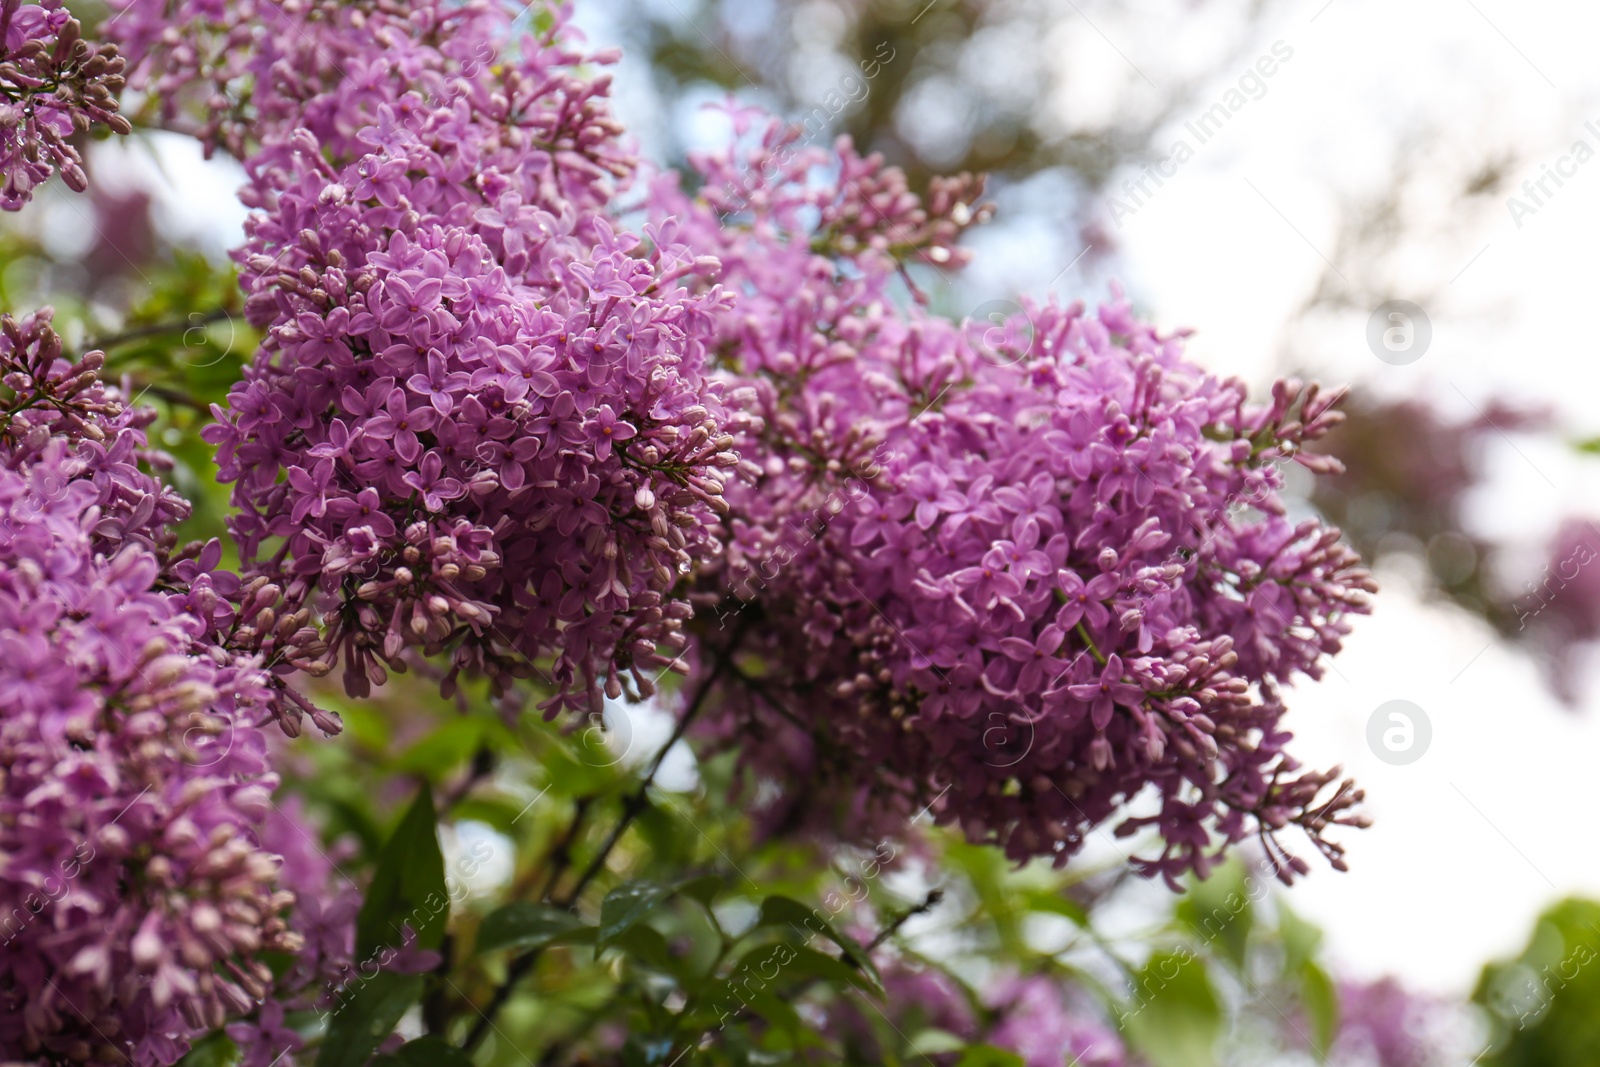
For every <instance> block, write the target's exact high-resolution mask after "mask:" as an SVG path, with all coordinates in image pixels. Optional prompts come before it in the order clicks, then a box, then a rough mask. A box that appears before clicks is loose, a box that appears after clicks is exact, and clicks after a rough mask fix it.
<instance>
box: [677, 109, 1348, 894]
mask: <svg viewBox="0 0 1600 1067" xmlns="http://www.w3.org/2000/svg"><path fill="white" fill-rule="evenodd" d="M782 136H783V135H782V134H781V133H780V132H778V131H777V130H776V128H774V129H773V130H770V131H769V132H768V133H767V134H766V136H765V138H764V139H763V141H762V144H761V146H760V147H758V148H757V149H755V150H754V152H753V155H754V156H756V157H757V159H758V161H759V159H760V158H762V157H764V155H765V154H767V153H769V152H770V150H771V145H772V144H773V143H776V142H781V139H782ZM853 158H854V157H853V156H852V155H851V153H850V152H849V151H848V149H845V150H844V155H843V160H844V162H843V163H841V164H840V166H842V167H843V168H844V172H845V173H847V174H848V173H851V172H852V171H853V169H854V165H853V164H851V162H850V161H851V160H852V159H853ZM826 162H827V160H826V159H825V158H823V157H821V156H818V157H816V158H810V157H805V156H801V157H798V158H795V159H794V160H793V161H792V163H791V166H790V169H788V170H780V171H779V172H777V173H776V176H772V174H773V172H772V171H771V168H770V167H766V166H765V165H758V166H756V167H754V168H746V169H741V168H739V167H738V166H736V165H735V164H734V163H732V162H730V161H729V160H728V159H717V158H706V159H701V160H699V161H698V164H699V166H700V167H701V168H702V171H703V174H704V177H705V184H704V185H703V186H702V190H711V191H713V195H711V196H710V202H709V203H708V202H707V200H705V199H694V200H691V199H689V198H688V197H685V196H683V195H681V194H679V193H678V192H677V189H676V186H675V185H674V183H672V182H671V181H670V180H663V181H662V182H660V183H658V185H657V186H656V188H655V190H654V203H655V207H656V210H657V211H658V213H660V214H661V215H663V216H665V215H668V214H673V215H677V216H678V217H680V218H682V219H684V220H685V221H684V224H683V225H684V232H685V233H686V234H687V235H688V238H689V240H690V241H691V242H692V243H694V244H696V245H697V246H698V247H700V248H702V249H703V250H705V251H708V252H711V253H713V254H714V255H715V256H716V257H717V259H718V260H719V261H720V263H721V264H722V268H723V269H722V273H721V274H720V275H719V281H721V282H722V283H723V284H725V285H726V286H728V287H729V288H730V289H736V290H737V291H740V292H741V293H742V296H741V299H740V301H739V305H738V307H737V309H736V310H735V311H733V312H730V313H727V314H725V315H722V316H720V318H719V320H718V327H719V340H720V344H719V345H718V351H719V352H721V353H724V354H725V355H726V360H725V363H724V368H725V371H726V373H727V374H728V376H729V377H730V378H731V379H732V380H733V381H734V382H736V383H738V384H740V385H742V386H744V387H746V388H749V389H751V390H754V392H755V393H756V396H757V403H756V410H757V412H758V413H759V414H760V415H761V417H762V426H761V428H760V429H759V430H757V431H755V432H750V433H745V434H742V435H740V436H739V438H738V441H737V444H738V447H739V448H740V451H741V454H742V456H743V458H744V469H745V470H746V471H747V473H748V474H749V476H750V477H749V480H748V481H740V482H736V483H734V484H731V485H730V486H729V490H728V493H727V499H728V502H729V507H730V515H729V520H728V524H729V527H730V531H731V538H730V547H729V551H728V553H727V555H726V558H725V560H724V561H722V563H721V565H720V566H719V567H718V568H717V569H716V570H715V571H713V572H711V573H709V574H707V575H706V576H705V579H704V580H703V582H702V585H701V589H702V590H703V593H702V594H701V596H700V601H699V604H700V618H701V619H703V620H704V623H703V625H704V630H703V633H704V636H705V640H706V644H705V647H704V649H703V651H702V653H701V663H702V666H701V668H700V682H699V684H695V683H691V686H690V691H691V692H694V693H698V692H699V691H700V688H701V685H703V684H710V683H715V685H714V688H715V694H714V696H713V698H712V699H711V700H710V701H709V703H708V705H707V706H708V707H709V708H710V712H709V714H708V715H707V721H706V723H705V724H704V726H703V727H702V730H703V732H705V733H707V734H708V735H709V736H711V737H712V738H714V739H716V740H717V741H719V742H721V743H723V744H726V745H728V746H729V747H733V748H736V749H738V750H739V751H740V753H741V758H742V760H743V764H744V766H745V767H746V768H747V769H748V770H749V771H750V773H751V774H752V775H753V776H754V777H756V778H766V779H769V780H770V781H771V783H772V784H775V785H777V786H778V787H779V788H778V789H776V790H773V789H767V790H766V791H765V793H764V795H765V796H766V797H768V798H772V800H773V802H772V803H770V804H769V805H768V806H767V817H768V826H769V828H771V829H777V828H782V827H795V826H801V825H806V824H816V825H819V826H820V827H831V828H833V829H839V828H843V829H845V830H846V831H847V832H848V833H849V834H851V835H855V834H860V835H863V836H864V837H871V836H872V835H876V834H880V833H885V832H894V829H895V827H896V826H898V825H901V824H903V822H904V820H905V819H907V818H910V817H914V816H916V815H917V814H918V813H919V812H922V811H923V810H927V811H929V812H930V813H931V814H932V816H933V817H934V818H935V819H936V820H938V821H940V822H944V823H950V824H953V825H956V826H959V827H960V828H961V829H962V830H963V831H964V832H965V833H966V835H967V836H968V837H969V838H971V839H973V840H975V841H992V842H995V843H997V844H999V845H1001V846H1003V847H1004V849H1005V851H1006V853H1007V855H1008V856H1010V857H1012V858H1013V859H1016V860H1023V859H1027V858H1029V857H1034V856H1048V857H1051V858H1053V859H1054V860H1055V861H1056V862H1057V863H1065V862H1066V861H1067V860H1068V859H1069V858H1070V857H1071V856H1073V855H1074V854H1075V853H1076V852H1077V851H1078V849H1079V848H1080V847H1081V845H1082V843H1083V841H1084V839H1085V837H1086V836H1087V835H1088V834H1089V833H1090V832H1091V831H1092V830H1093V829H1094V828H1095V827H1097V826H1099V825H1100V824H1101V823H1102V822H1104V821H1105V820H1107V819H1111V818H1113V817H1114V816H1118V815H1123V816H1128V815H1134V816H1135V817H1130V818H1125V819H1124V821H1123V822H1122V823H1121V825H1120V827H1119V832H1120V833H1131V832H1134V831H1136V830H1138V829H1139V828H1141V827H1143V826H1146V825H1148V826H1153V827H1154V828H1155V829H1156V830H1157V831H1158V832H1159V835H1160V838H1161V839H1162V842H1163V847H1162V851H1161V853H1160V854H1159V855H1158V856H1154V857H1151V858H1148V859H1143V860H1140V861H1138V863H1139V866H1140V868H1141V869H1142V870H1143V871H1144V872H1145V873H1147V874H1153V875H1154V874H1159V875H1162V876H1163V877H1165V878H1167V879H1168V880H1169V881H1170V882H1172V883H1173V884H1174V885H1176V884H1177V879H1178V878H1179V876H1181V875H1182V874H1183V873H1184V872H1185V871H1188V870H1193V871H1195V872H1197V873H1199V874H1201V875H1204V874H1205V873H1206V871H1207V870H1209V868H1210V866H1211V864H1212V863H1213V862H1214V860H1215V856H1216V854H1217V853H1218V852H1219V851H1220V850H1221V849H1222V848H1224V847H1226V846H1227V845H1229V844H1231V843H1234V842H1237V841H1239V840H1242V839H1244V838H1246V837H1249V836H1259V837H1260V838H1261V841H1262V844H1263V846H1264V847H1265V848H1266V850H1267V851H1268V854H1269V855H1270V856H1271V857H1272V859H1273V861H1274V863H1275V864H1276V865H1277V869H1278V872H1279V874H1280V876H1281V877H1283V878H1284V879H1285V880H1287V879H1289V878H1290V877H1292V876H1293V875H1294V874H1296V873H1303V872H1304V871H1305V870H1306V865H1305V862H1304V861H1303V860H1300V859H1298V858H1295V857H1293V856H1291V855H1289V854H1288V853H1286V852H1285V851H1284V849H1283V847H1282V846H1281V845H1280V844H1279V843H1278V842H1277V840H1276V834H1277V833H1278V832H1279V831H1281V830H1282V829H1284V828H1285V827H1287V826H1288V825H1290V824H1291V823H1295V824H1298V825H1300V826H1301V827H1302V828H1303V829H1304V830H1305V831H1306V832H1307V833H1308V834H1309V835H1310V836H1311V838H1312V840H1313V841H1314V842H1315V843H1316V845H1317V847H1318V848H1319V849H1320V850H1321V851H1322V852H1323V853H1324V854H1325V855H1326V856H1327V857H1328V858H1329V860H1330V861H1332V862H1333V864H1334V866H1336V867H1340V866H1342V860H1341V859H1340V854H1341V849H1340V847H1339V846H1338V845H1336V844H1334V843H1332V842H1329V841H1327V840H1326V839H1325V838H1324V836H1323V832H1324V830H1325V829H1327V828H1328V827H1329V826H1330V825H1332V824H1334V823H1349V824H1360V823H1361V822H1362V821H1363V820H1362V817H1361V816H1358V815H1354V814H1351V812H1350V810H1349V809H1350V808H1351V806H1352V805H1354V804H1355V803H1356V802H1357V801H1358V800H1359V799H1360V793H1359V791H1357V790H1354V789H1352V788H1351V786H1350V783H1348V782H1345V783H1343V784H1342V785H1337V786H1335V788H1334V789H1333V790H1328V792H1326V793H1325V792H1324V790H1325V787H1328V786H1330V785H1332V784H1334V783H1335V782H1336V775H1335V773H1330V774H1315V773H1305V772H1302V771H1301V770H1300V769H1299V767H1298V765H1297V764H1296V762H1295V761H1294V759H1293V758H1292V757H1291V756H1289V755H1288V754H1287V752H1286V751H1285V746H1286V744H1287V742H1288V740H1289V735H1288V734H1287V732H1285V731H1284V730H1283V729H1282V728H1281V726H1280V720H1281V717H1282V714H1283V710H1284V708H1283V703H1282V696H1281V692H1282V687H1283V685H1284V684H1285V683H1287V682H1289V681H1290V680H1292V679H1293V678H1294V677H1296V676H1297V675H1302V674H1304V675H1308V676H1311V677H1316V676H1318V675H1320V673H1321V672H1322V669H1323V659H1324V657H1325V656H1328V655H1331V654H1332V653H1334V652H1336V651H1337V650H1338V648H1339V646H1340V643H1341V640H1342V638H1343V636H1344V635H1345V633H1346V632H1347V630H1348V628H1349V616H1350V615H1352V614H1354V613H1359V612H1362V611H1365V610H1366V605H1367V594H1368V592H1370V590H1371V589H1372V588H1373V586H1372V582H1371V579H1370V578H1369V576H1368V574H1367V572H1366V571H1365V570H1364V569H1363V568H1362V567H1361V566H1360V561H1359V560H1358V559H1357V557H1356V556H1355V554H1354V553H1353V552H1352V551H1351V550H1350V549H1348V548H1347V547H1346V546H1344V545H1343V544H1342V543H1341V542H1340V540H1339V532H1338V531H1337V530H1335V529H1331V528H1327V527H1324V526H1322V525H1321V524H1319V523H1317V522H1316V521H1313V520H1303V521H1295V520H1292V519H1290V518H1289V517H1288V516H1286V515H1285V514H1284V510H1283V506H1282V504H1281V503H1280V501H1279V498H1278V487H1279V485H1281V482H1282V472H1281V467H1282V465H1283V464H1285V463H1288V462H1291V461H1293V462H1300V463H1302V464H1304V465H1306V466H1307V467H1309V468H1311V469H1312V470H1318V469H1327V468H1328V467H1329V465H1330V464H1331V463H1332V461H1331V460H1329V459H1328V458H1327V457H1322V456H1314V455H1311V454H1308V453H1305V452H1303V451H1302V446H1303V444H1304V443H1305V442H1306V441H1308V440H1312V439H1314V438H1316V437H1318V436H1320V435H1321V434H1322V433H1324V432H1325V431H1326V430H1327V429H1328V428H1330V427H1331V426H1332V425H1334V424H1335V423H1336V421H1337V420H1338V418H1339V415H1338V413H1337V412H1336V411H1335V410H1334V405H1335V403H1336V402H1337V400H1338V394H1337V393H1329V392H1325V391H1322V390H1320V389H1319V388H1318V387H1317V386H1316V385H1311V386H1304V385H1302V384H1300V383H1297V382H1280V383H1279V384H1278V385H1277V386H1276V387H1275V388H1274V390H1273V394H1272V398H1271V400H1270V402H1269V403H1267V404H1265V405H1260V406H1255V405H1251V404H1249V403H1247V401H1246V396H1245V389H1244V387H1243V385H1242V384H1241V383H1239V382H1237V381H1223V380H1220V379H1218V378H1215V377H1213V376H1210V375H1208V374H1206V373H1205V372H1204V371H1203V370H1201V369H1200V368H1198V367H1196V366H1195V365H1194V364H1193V363H1191V362H1189V361H1188V360H1187V359H1186V358H1185V357H1184V355H1183V348H1182V342H1181V336H1167V335H1163V334H1160V333H1158V332H1157V331H1156V330H1155V329H1153V328H1152V327H1150V326H1148V325H1146V324H1144V323H1141V322H1140V321H1138V320H1137V319H1136V318H1135V317H1134V316H1133V315H1132V313H1131V312H1130V310H1129V308H1128V306H1127V304H1126V302H1124V301H1122V300H1121V299H1120V298H1119V299H1118V300H1116V302H1114V303H1112V304H1109V305H1107V306H1105V307H1102V308H1101V309H1100V310H1099V312H1098V313H1097V314H1091V313H1087V312H1086V311H1085V309H1084V308H1083V306H1082V305H1081V304H1074V305H1072V306H1070V307H1062V306H1059V305H1057V304H1055V303H1053V302H1052V303H1049V304H1044V305H1040V304H1035V303H1025V304H1024V305H1022V306H1020V307H1019V309H1018V311H1017V313H1016V314H1015V315H1014V316H1012V317H1011V320H1010V321H1009V322H1007V323H1005V324H1003V325H1000V324H994V323H979V324H961V325H958V324H955V323H951V322H949V321H947V320H943V319H939V318H935V317H932V316H929V315H927V314H924V313H923V312H922V311H921V310H920V309H919V308H918V307H917V306H915V305H914V304H912V305H910V306H902V304H903V303H906V302H903V301H898V299H897V293H896V291H895V290H896V287H897V285H898V282H897V278H898V271H899V269H900V265H901V263H902V262H903V259H904V258H905V257H908V256H912V255H913V254H915V255H921V254H922V253H921V252H920V251H918V248H917V247H916V246H914V245H910V244H907V245H904V247H902V246H901V245H897V244H895V243H894V242H893V241H892V240H891V241H888V242H879V241H874V240H870V239H863V238H861V237H857V239H856V240H855V241H854V246H855V247H856V248H859V249H862V250H861V251H859V252H856V253H851V254H846V253H845V251H844V249H843V247H842V246H841V245H840V244H839V242H837V241H836V240H834V239H833V238H832V237H829V236H827V235H826V234H822V235H820V236H819V234H818V232H817V231H816V229H815V228H814V221H815V219H816V218H818V217H819V216H821V217H826V209H827V206H828V205H830V204H836V203H839V202H841V201H844V202H848V201H849V200H850V199H851V198H852V197H854V196H856V195H857V194H856V193H855V192H854V191H853V190H852V189H851V187H850V185H849V184H848V183H845V184H843V185H840V186H838V187H835V186H834V185H831V184H829V183H826V182H819V181H817V180H816V179H815V175H816V173H817V172H818V170H819V168H820V165H821V164H824V163H826ZM752 169H753V170H754V171H756V172H759V173H761V174H764V175H768V176H770V180H769V181H767V183H766V184H765V185H764V186H760V187H758V188H757V189H755V191H751V189H750V184H751V182H752V181H755V180H757V179H752V178H751V177H750V173H751V170H752ZM840 181H841V182H844V179H843V178H841V179H840ZM741 182H742V183H744V185H745V192H744V193H743V194H742V195H741V198H740V199H739V200H738V201H735V202H728V203H724V202H723V200H722V199H721V198H722V192H721V191H722V190H724V189H725V188H726V187H728V186H730V185H733V184H737V183H741ZM740 203H744V204H748V205H751V206H749V207H748V208H746V209H743V210H742V211H741V212H740V213H739V214H735V215H733V216H731V217H730V216H728V215H726V214H725V212H727V211H728V210H730V209H734V208H736V207H737V206H738V204H740ZM954 203H955V204H956V205H958V206H959V205H964V204H965V201H959V200H958V201H955V202H954ZM947 207H948V205H947ZM949 210H951V211H954V207H949ZM974 213H975V212H974V211H973V210H972V209H971V208H969V207H964V209H963V211H962V212H960V213H958V214H960V215H961V217H962V218H970V217H971V216H972V215H973V214H974ZM882 225H883V227H884V232H885V234H887V235H889V236H890V237H892V236H893V235H894V234H895V232H896V231H897V228H898V227H897V224H896V223H895V222H894V218H893V216H891V215H887V214H886V215H885V216H884V218H883V221H882ZM1139 794H1144V796H1142V797H1141V798H1140V803H1141V805H1143V807H1131V808H1130V802H1131V801H1133V799H1134V798H1135V797H1136V796H1137V795H1139ZM820 798H828V799H831V800H833V801H834V802H833V803H831V804H830V803H819V799H820Z"/></svg>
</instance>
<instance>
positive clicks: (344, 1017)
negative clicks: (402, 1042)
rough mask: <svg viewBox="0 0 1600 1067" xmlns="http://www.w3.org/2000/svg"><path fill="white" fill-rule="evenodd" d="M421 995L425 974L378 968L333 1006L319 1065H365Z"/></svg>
mask: <svg viewBox="0 0 1600 1067" xmlns="http://www.w3.org/2000/svg"><path fill="white" fill-rule="evenodd" d="M421 996H422V977H421V975H415V974H395V973H394V972H393V971H379V972H378V973H377V974H375V975H373V976H372V977H371V978H369V979H367V980H366V981H365V982H363V983H362V984H361V985H359V986H357V987H356V988H355V990H354V991H353V992H350V993H349V994H348V996H347V998H346V999H345V1000H343V1001H342V1002H341V1003H340V1005H339V1007H337V1008H336V1009H334V1014H333V1020H332V1022H330V1023H329V1024H328V1036H327V1037H325V1038H323V1039H322V1050H321V1051H320V1052H319V1053H317V1067H362V1065H363V1064H365V1063H366V1062H367V1058H368V1057H370V1056H371V1055H372V1053H373V1050H374V1049H376V1048H377V1047H378V1045H379V1044H380V1043H381V1042H382V1041H383V1039H384V1038H386V1037H388V1036H389V1035H390V1034H392V1033H394V1028H395V1027H396V1026H398V1025H399V1023H400V1017H401V1016H402V1015H404V1014H405V1013H406V1010H407V1009H408V1008H410V1007H411V1005H413V1004H415V1003H416V1002H417V1001H418V999H420V998H421Z"/></svg>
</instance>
